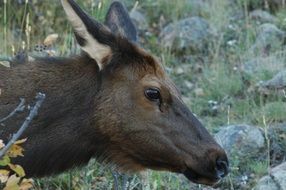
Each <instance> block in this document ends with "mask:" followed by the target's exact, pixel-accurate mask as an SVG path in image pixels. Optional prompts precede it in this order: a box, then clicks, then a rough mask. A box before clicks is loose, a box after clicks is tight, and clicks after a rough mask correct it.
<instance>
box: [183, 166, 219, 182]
mask: <svg viewBox="0 0 286 190" xmlns="http://www.w3.org/2000/svg"><path fill="white" fill-rule="evenodd" d="M183 174H184V175H185V177H186V178H187V179H188V180H190V181H192V182H194V183H198V184H203V185H208V186H214V185H216V184H217V183H219V181H220V180H221V179H222V177H218V176H217V175H202V174H199V173H198V172H196V171H194V170H193V169H191V168H188V169H186V170H185V171H184V172H183Z"/></svg>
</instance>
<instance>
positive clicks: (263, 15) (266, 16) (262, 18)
mask: <svg viewBox="0 0 286 190" xmlns="http://www.w3.org/2000/svg"><path fill="white" fill-rule="evenodd" d="M249 17H250V18H251V19H252V20H255V21H259V22H261V23H267V22H268V23H275V22H277V20H278V19H277V18H276V17H275V16H273V15H271V14H270V13H269V12H267V11H263V10H259V9H258V10H254V11H252V12H250V13H249Z"/></svg>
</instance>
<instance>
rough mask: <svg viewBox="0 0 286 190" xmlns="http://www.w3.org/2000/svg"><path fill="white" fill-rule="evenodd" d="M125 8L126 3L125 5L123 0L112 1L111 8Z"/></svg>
mask: <svg viewBox="0 0 286 190" xmlns="http://www.w3.org/2000/svg"><path fill="white" fill-rule="evenodd" d="M111 7H112V8H113V7H114V8H124V5H123V3H122V2H120V1H113V2H112V3H111V5H110V8H111Z"/></svg>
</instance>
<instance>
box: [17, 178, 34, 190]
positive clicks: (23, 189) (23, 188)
mask: <svg viewBox="0 0 286 190" xmlns="http://www.w3.org/2000/svg"><path fill="white" fill-rule="evenodd" d="M33 183H34V181H33V180H32V179H23V181H22V182H21V184H20V190H28V189H31V188H32V187H33Z"/></svg>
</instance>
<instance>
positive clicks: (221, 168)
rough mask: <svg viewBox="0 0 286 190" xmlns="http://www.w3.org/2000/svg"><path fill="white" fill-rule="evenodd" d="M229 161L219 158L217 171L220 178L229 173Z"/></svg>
mask: <svg viewBox="0 0 286 190" xmlns="http://www.w3.org/2000/svg"><path fill="white" fill-rule="evenodd" d="M228 171H229V168H228V162H227V161H225V160H221V159H217V161H216V172H217V176H218V177H219V178H223V177H225V176H226V175H227V174H228Z"/></svg>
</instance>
